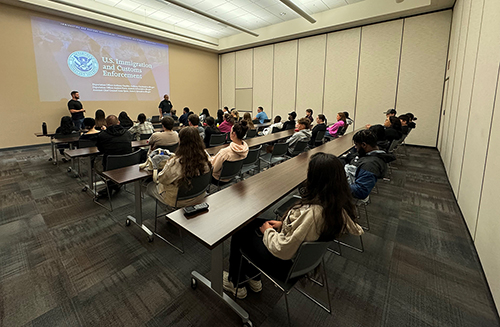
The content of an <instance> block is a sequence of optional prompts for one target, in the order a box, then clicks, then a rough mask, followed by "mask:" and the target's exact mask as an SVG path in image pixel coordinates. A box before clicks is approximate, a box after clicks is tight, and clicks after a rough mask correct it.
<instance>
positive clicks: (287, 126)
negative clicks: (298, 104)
mask: <svg viewBox="0 0 500 327" xmlns="http://www.w3.org/2000/svg"><path fill="white" fill-rule="evenodd" d="M295 118H297V113H296V112H295V111H292V112H290V113H289V114H288V120H287V121H286V122H284V123H283V130H287V129H294V128H295V125H296V124H295Z"/></svg>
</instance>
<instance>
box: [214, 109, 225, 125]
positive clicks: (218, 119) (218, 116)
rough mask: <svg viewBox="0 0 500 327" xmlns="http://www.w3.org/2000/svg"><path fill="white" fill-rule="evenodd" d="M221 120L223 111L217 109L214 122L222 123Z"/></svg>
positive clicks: (222, 119)
mask: <svg viewBox="0 0 500 327" xmlns="http://www.w3.org/2000/svg"><path fill="white" fill-rule="evenodd" d="M223 121H224V112H223V111H222V110H221V109H219V110H217V121H216V122H215V123H216V124H222V122H223Z"/></svg>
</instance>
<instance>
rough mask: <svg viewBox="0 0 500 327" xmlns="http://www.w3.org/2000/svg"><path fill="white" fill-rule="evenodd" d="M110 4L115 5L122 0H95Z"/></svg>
mask: <svg viewBox="0 0 500 327" xmlns="http://www.w3.org/2000/svg"><path fill="white" fill-rule="evenodd" d="M95 1H96V2H100V3H103V4H105V5H108V6H115V5H116V4H117V3H118V2H120V0H95Z"/></svg>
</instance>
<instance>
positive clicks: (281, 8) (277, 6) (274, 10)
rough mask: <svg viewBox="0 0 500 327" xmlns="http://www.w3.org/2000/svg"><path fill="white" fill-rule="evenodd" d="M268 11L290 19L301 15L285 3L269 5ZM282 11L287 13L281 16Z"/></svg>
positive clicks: (284, 18)
mask: <svg viewBox="0 0 500 327" xmlns="http://www.w3.org/2000/svg"><path fill="white" fill-rule="evenodd" d="M266 10H267V11H269V12H271V13H272V14H274V15H276V16H279V17H281V19H283V20H290V19H294V18H298V17H300V16H299V15H297V14H296V13H295V12H294V11H292V10H291V9H290V8H288V7H287V6H285V5H283V4H275V5H274V6H271V7H267V8H266ZM281 13H286V15H284V16H281V15H280V14H281Z"/></svg>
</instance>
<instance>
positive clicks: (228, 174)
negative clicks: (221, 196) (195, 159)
mask: <svg viewBox="0 0 500 327" xmlns="http://www.w3.org/2000/svg"><path fill="white" fill-rule="evenodd" d="M243 161H245V159H241V160H238V161H227V160H226V161H224V162H223V163H222V171H221V172H220V178H219V179H220V180H222V179H232V178H234V177H235V176H236V175H238V174H239V173H240V170H241V167H243Z"/></svg>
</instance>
